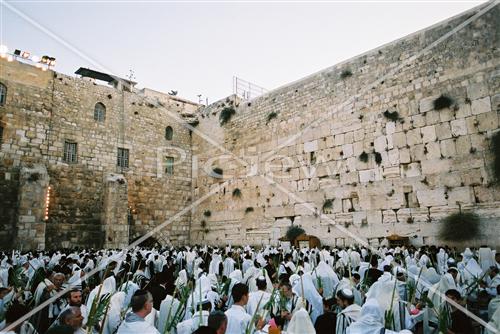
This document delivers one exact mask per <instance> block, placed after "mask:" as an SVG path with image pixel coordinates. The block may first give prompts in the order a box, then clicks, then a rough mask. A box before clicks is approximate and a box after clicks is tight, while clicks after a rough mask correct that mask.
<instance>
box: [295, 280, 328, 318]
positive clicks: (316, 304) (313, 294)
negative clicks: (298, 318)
mask: <svg viewBox="0 0 500 334" xmlns="http://www.w3.org/2000/svg"><path fill="white" fill-rule="evenodd" d="M292 291H293V292H294V293H295V294H296V295H297V296H300V297H302V298H304V299H306V300H307V301H308V302H309V304H311V306H312V312H311V319H312V321H316V318H318V316H320V315H321V314H323V297H321V295H320V294H319V293H318V291H317V290H316V287H315V286H314V283H313V280H312V276H311V274H310V273H305V274H304V275H302V282H301V281H300V280H299V281H298V282H297V284H295V285H294V286H293V287H292ZM302 292H304V293H302Z"/></svg>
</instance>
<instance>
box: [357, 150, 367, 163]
mask: <svg viewBox="0 0 500 334" xmlns="http://www.w3.org/2000/svg"><path fill="white" fill-rule="evenodd" d="M359 160H360V161H363V162H368V153H366V152H365V151H363V153H361V154H360V155H359Z"/></svg>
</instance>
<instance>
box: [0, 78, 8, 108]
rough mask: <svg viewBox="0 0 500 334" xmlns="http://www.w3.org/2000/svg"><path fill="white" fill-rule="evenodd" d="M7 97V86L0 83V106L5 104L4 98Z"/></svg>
mask: <svg viewBox="0 0 500 334" xmlns="http://www.w3.org/2000/svg"><path fill="white" fill-rule="evenodd" d="M6 99H7V87H6V86H5V85H4V84H2V83H0V106H3V105H4V104H5V100H6Z"/></svg>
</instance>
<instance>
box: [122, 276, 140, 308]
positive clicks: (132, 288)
mask: <svg viewBox="0 0 500 334" xmlns="http://www.w3.org/2000/svg"><path fill="white" fill-rule="evenodd" d="M137 290H139V286H138V285H137V284H135V283H134V282H132V281H128V282H125V283H123V284H122V286H121V287H120V291H123V292H125V294H126V296H125V300H124V301H123V306H124V307H128V306H129V304H130V301H131V300H132V296H133V295H134V293H135V292H136V291H137Z"/></svg>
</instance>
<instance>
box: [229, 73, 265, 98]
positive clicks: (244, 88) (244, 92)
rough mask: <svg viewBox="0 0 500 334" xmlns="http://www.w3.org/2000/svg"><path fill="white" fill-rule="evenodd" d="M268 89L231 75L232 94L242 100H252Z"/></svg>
mask: <svg viewBox="0 0 500 334" xmlns="http://www.w3.org/2000/svg"><path fill="white" fill-rule="evenodd" d="M267 92H268V90H267V89H265V88H263V87H260V86H257V85H256V84H253V83H251V82H249V81H246V80H243V79H241V78H238V77H236V76H234V77H233V94H234V95H236V96H238V97H240V98H242V99H243V100H252V99H254V98H256V97H258V96H260V95H262V94H265V93H267Z"/></svg>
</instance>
